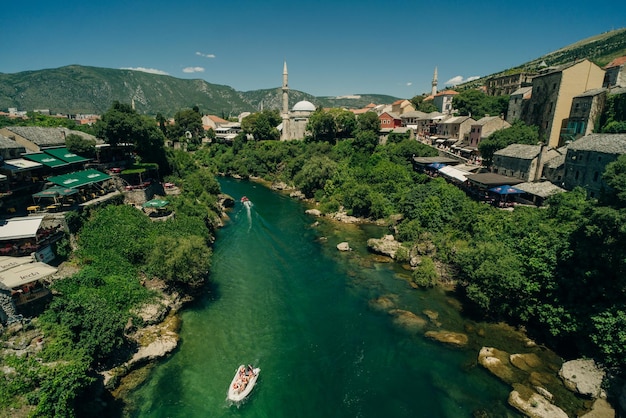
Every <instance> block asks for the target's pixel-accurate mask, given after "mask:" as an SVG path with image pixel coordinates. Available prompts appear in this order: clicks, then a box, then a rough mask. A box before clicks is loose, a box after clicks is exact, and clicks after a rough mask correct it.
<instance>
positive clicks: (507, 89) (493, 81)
mask: <svg viewBox="0 0 626 418" xmlns="http://www.w3.org/2000/svg"><path fill="white" fill-rule="evenodd" d="M534 76H535V73H528V72H522V73H517V74H506V75H501V76H499V77H493V78H490V79H489V80H487V95H489V96H504V95H507V94H512V93H513V92H515V91H517V90H519V89H520V88H522V87H530V86H532V80H533V77H534Z"/></svg>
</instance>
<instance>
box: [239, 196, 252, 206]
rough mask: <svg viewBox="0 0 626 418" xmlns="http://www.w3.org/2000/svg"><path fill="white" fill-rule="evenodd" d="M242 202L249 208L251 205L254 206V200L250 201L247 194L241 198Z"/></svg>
mask: <svg viewBox="0 0 626 418" xmlns="http://www.w3.org/2000/svg"><path fill="white" fill-rule="evenodd" d="M241 203H243V205H244V206H245V207H247V208H249V207H250V206H252V202H251V201H250V199H248V198H247V197H246V196H243V197H242V198H241Z"/></svg>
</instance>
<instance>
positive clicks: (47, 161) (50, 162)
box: [23, 152, 67, 167]
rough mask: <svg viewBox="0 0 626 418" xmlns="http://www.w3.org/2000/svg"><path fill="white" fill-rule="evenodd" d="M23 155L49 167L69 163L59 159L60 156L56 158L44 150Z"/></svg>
mask: <svg viewBox="0 0 626 418" xmlns="http://www.w3.org/2000/svg"><path fill="white" fill-rule="evenodd" d="M23 157H24V158H26V159H28V160H31V161H35V162H38V163H40V164H43V165H45V166H48V167H61V166H64V165H67V163H66V162H65V161H62V160H59V159H58V158H55V157H53V156H52V155H50V154H46V153H44V152H41V153H37V154H24V155H23Z"/></svg>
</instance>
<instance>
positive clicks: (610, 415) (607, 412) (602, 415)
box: [580, 399, 615, 418]
mask: <svg viewBox="0 0 626 418" xmlns="http://www.w3.org/2000/svg"><path fill="white" fill-rule="evenodd" d="M580 418H615V410H614V409H613V407H612V406H611V404H609V403H608V402H607V401H606V400H605V399H596V400H595V402H594V403H593V406H592V407H591V411H589V412H587V413H586V414H583V415H581V416H580Z"/></svg>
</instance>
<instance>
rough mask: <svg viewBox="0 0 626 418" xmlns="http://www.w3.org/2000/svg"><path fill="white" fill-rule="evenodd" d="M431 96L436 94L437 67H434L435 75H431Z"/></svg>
mask: <svg viewBox="0 0 626 418" xmlns="http://www.w3.org/2000/svg"><path fill="white" fill-rule="evenodd" d="M430 94H431V95H433V96H434V95H435V94H437V67H435V74H433V82H432V89H431V90H430Z"/></svg>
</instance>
